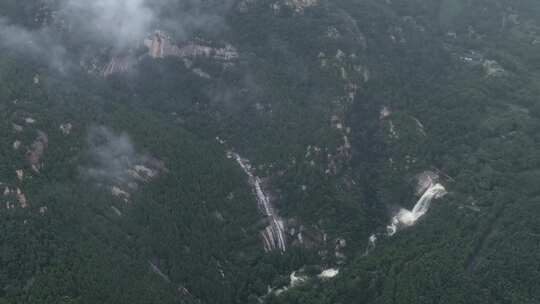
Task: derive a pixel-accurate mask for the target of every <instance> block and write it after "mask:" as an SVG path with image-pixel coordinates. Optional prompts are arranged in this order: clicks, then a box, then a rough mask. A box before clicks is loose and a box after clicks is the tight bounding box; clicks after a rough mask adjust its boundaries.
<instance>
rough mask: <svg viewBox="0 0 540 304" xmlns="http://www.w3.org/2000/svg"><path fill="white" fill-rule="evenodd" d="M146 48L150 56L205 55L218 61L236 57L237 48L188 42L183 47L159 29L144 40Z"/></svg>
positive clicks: (187, 56)
mask: <svg viewBox="0 0 540 304" xmlns="http://www.w3.org/2000/svg"><path fill="white" fill-rule="evenodd" d="M144 45H145V46H146V47H147V48H148V55H149V56H150V57H152V58H165V57H171V56H172V57H180V58H197V57H206V58H212V59H215V60H219V61H231V60H235V59H237V58H238V52H237V50H236V49H235V48H234V47H233V46H231V45H226V46H225V47H222V48H213V47H210V46H205V45H201V44H196V43H189V44H187V45H185V46H183V47H178V46H176V45H174V44H173V43H172V42H171V40H170V38H168V37H167V36H166V35H165V34H163V33H162V32H160V31H156V32H155V33H154V34H153V35H152V36H151V37H150V38H147V39H145V40H144Z"/></svg>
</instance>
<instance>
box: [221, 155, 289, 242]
mask: <svg viewBox="0 0 540 304" xmlns="http://www.w3.org/2000/svg"><path fill="white" fill-rule="evenodd" d="M227 156H228V157H229V158H233V159H234V160H236V162H237V163H238V165H240V167H241V168H242V170H243V171H244V173H246V175H247V176H248V179H249V184H250V185H251V187H252V188H253V192H254V193H255V196H256V197H257V206H258V207H259V210H260V211H261V213H263V214H264V216H266V217H267V218H268V220H269V222H270V224H269V225H268V226H267V227H266V228H265V229H264V230H263V231H262V232H261V237H262V239H263V243H264V249H265V250H266V251H272V250H275V249H279V250H281V251H285V250H286V249H287V243H286V241H285V226H284V224H283V220H281V218H280V217H279V216H278V215H277V213H276V212H275V210H274V206H272V202H271V200H270V197H269V196H268V195H267V194H266V193H265V192H264V190H263V187H262V181H261V179H260V178H259V177H258V176H256V175H255V174H253V171H252V168H251V165H250V164H249V161H248V160H247V159H244V158H242V157H241V156H240V155H238V154H237V153H234V152H228V153H227Z"/></svg>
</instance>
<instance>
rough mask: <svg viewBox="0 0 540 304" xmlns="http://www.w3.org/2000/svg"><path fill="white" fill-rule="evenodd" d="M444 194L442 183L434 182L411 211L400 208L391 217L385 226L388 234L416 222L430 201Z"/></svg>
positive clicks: (427, 207) (423, 213) (425, 211)
mask: <svg viewBox="0 0 540 304" xmlns="http://www.w3.org/2000/svg"><path fill="white" fill-rule="evenodd" d="M445 194H446V189H445V188H444V186H443V185H441V184H439V183H436V184H432V185H431V186H429V187H428V188H427V190H426V191H425V192H424V194H423V195H422V197H420V199H419V200H418V202H416V205H414V208H413V209H412V210H411V211H409V210H407V209H401V210H399V212H398V213H397V214H396V215H395V216H394V217H393V218H392V222H391V223H390V225H388V226H387V227H386V228H387V233H388V235H389V236H392V235H394V234H395V233H396V232H397V230H398V228H399V227H409V226H412V225H414V224H416V222H417V221H418V219H419V218H421V217H422V216H424V215H425V214H426V213H427V211H428V210H429V207H430V205H431V201H432V200H433V199H437V198H440V197H443V196H444V195H445Z"/></svg>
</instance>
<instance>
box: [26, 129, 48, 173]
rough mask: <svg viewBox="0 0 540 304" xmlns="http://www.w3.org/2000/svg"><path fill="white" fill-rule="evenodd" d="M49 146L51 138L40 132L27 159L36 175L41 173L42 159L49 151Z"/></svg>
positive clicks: (27, 154)
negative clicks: (47, 150) (46, 151)
mask: <svg viewBox="0 0 540 304" xmlns="http://www.w3.org/2000/svg"><path fill="white" fill-rule="evenodd" d="M48 145H49V137H48V136H47V134H45V133H44V132H42V131H38V136H37V138H36V139H35V140H34V142H33V143H32V145H31V146H30V148H29V149H28V151H27V152H26V159H27V161H28V163H29V164H30V166H31V167H32V170H34V171H35V172H36V173H38V172H39V170H40V169H41V168H42V167H43V164H42V163H41V158H42V157H43V153H44V152H45V150H46V149H47V146H48Z"/></svg>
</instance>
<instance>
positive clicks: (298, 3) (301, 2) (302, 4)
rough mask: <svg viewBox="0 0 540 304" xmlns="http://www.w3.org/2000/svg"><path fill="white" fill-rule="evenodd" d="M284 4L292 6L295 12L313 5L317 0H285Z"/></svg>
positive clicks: (300, 11)
mask: <svg viewBox="0 0 540 304" xmlns="http://www.w3.org/2000/svg"><path fill="white" fill-rule="evenodd" d="M285 3H286V5H287V6H289V7H292V8H293V9H294V10H295V11H296V12H297V13H302V12H303V11H304V10H305V9H306V8H308V7H312V6H315V5H317V4H318V3H319V1H318V0H286V2H285Z"/></svg>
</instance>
